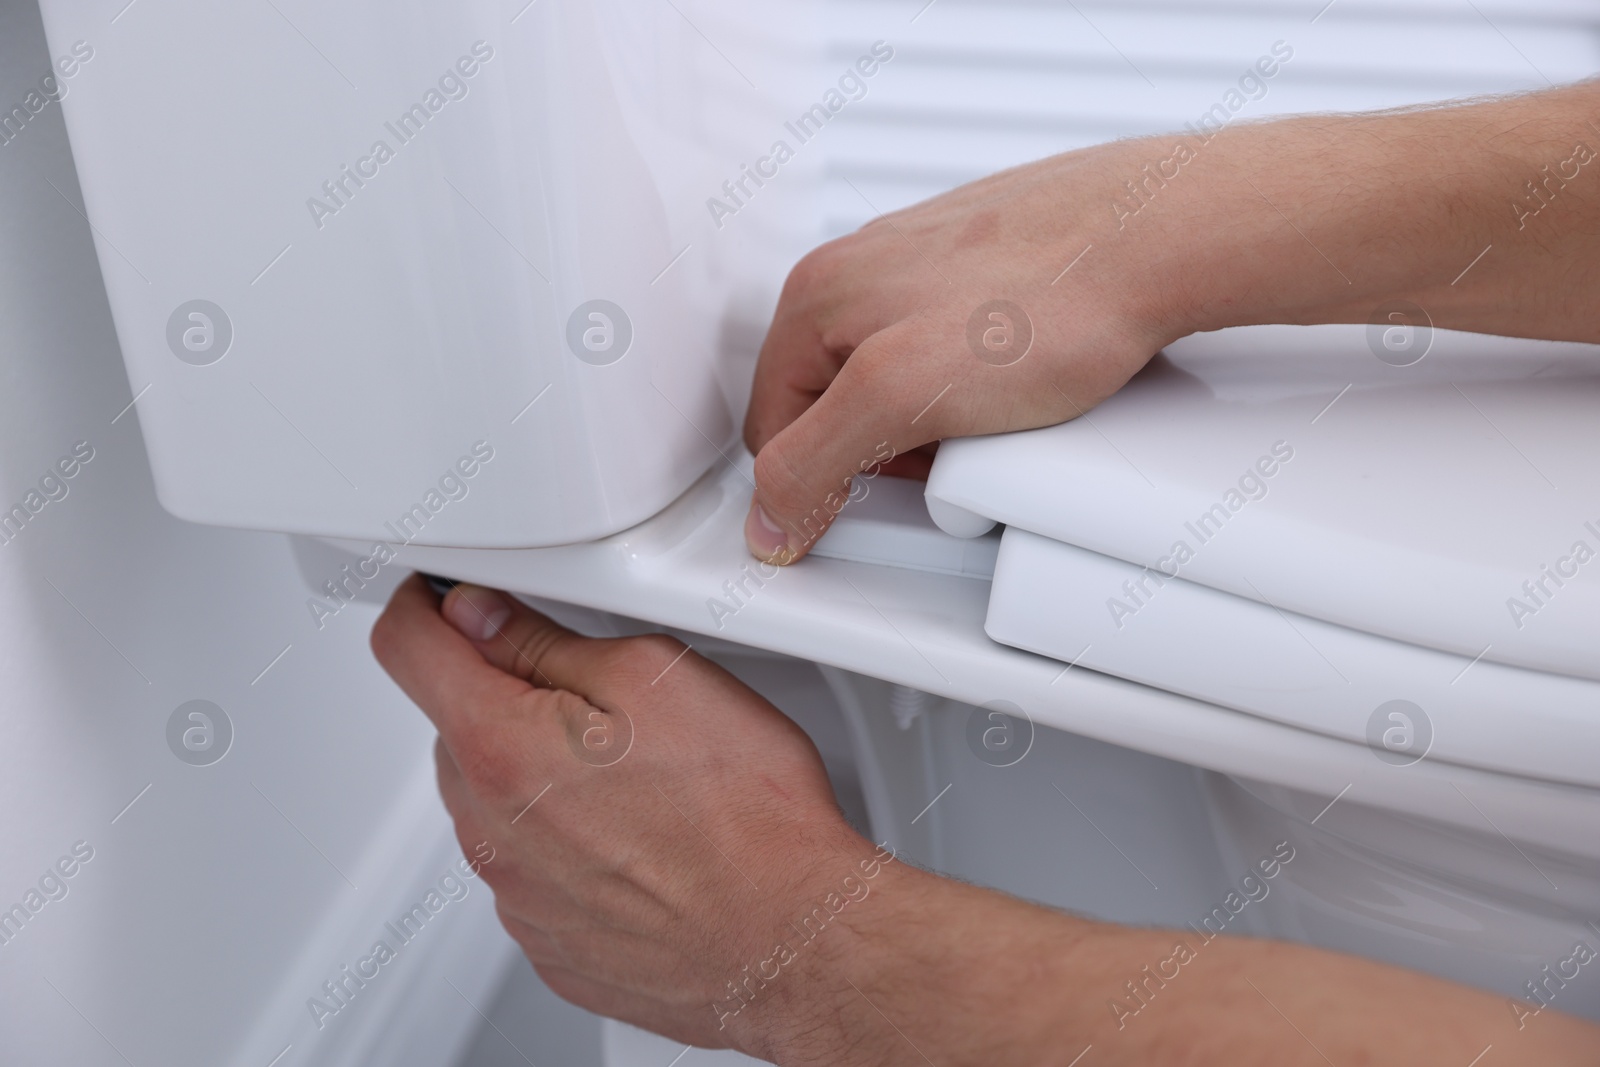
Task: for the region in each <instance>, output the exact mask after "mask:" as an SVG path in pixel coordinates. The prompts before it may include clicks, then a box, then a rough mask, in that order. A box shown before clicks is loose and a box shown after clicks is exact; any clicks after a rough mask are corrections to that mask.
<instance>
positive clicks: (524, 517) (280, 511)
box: [43, 0, 810, 547]
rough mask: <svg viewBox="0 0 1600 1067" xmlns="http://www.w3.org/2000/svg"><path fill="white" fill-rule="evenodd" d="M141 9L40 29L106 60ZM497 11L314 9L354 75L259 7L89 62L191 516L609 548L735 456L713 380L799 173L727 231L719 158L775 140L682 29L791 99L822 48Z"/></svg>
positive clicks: (127, 281)
mask: <svg viewBox="0 0 1600 1067" xmlns="http://www.w3.org/2000/svg"><path fill="white" fill-rule="evenodd" d="M118 6H119V5H117V4H107V3H80V2H76V0H74V2H66V3H52V2H47V3H45V4H44V5H43V8H44V14H45V19H46V26H47V31H48V34H49V36H50V38H51V40H52V41H62V42H68V43H70V42H72V41H74V40H80V39H84V38H96V37H97V36H98V35H99V33H100V30H101V28H102V27H103V26H104V25H105V24H106V21H107V20H108V19H109V18H111V17H112V16H114V15H115V14H116V13H117V12H116V8H117V7H118ZM502 6H503V5H501V4H498V3H487V2H484V0H468V2H464V3H452V4H437V3H417V2H411V3H402V4H392V3H377V2H373V3H362V4H345V5H338V6H336V7H330V8H318V9H317V10H316V12H315V15H314V18H315V21H316V22H317V23H319V24H320V25H321V27H322V30H323V33H324V34H325V35H338V36H341V37H342V38H344V39H347V40H349V41H351V42H353V44H354V47H352V48H349V49H342V50H341V52H340V55H339V62H338V64H337V65H335V64H334V62H333V61H332V60H331V59H330V58H328V57H327V56H325V55H323V54H322V53H320V52H319V51H318V50H317V49H316V47H315V45H313V44H312V43H310V41H309V40H307V41H300V42H298V43H294V46H293V47H287V45H289V44H290V43H292V42H295V41H296V35H297V34H298V33H299V31H298V30H297V28H296V25H297V22H291V21H290V20H289V19H287V18H286V17H285V16H284V15H283V14H282V13H280V12H279V11H277V10H275V9H274V7H273V6H272V5H270V4H258V5H249V6H247V7H239V6H236V5H226V6H222V7H219V6H217V5H215V4H207V3H202V2H198V0H196V2H179V3H171V4H163V5H161V7H160V9H159V10H157V11H152V12H149V17H141V18H139V19H137V20H135V19H127V20H126V24H125V25H119V26H118V39H117V47H116V48H115V49H107V48H102V49H101V51H100V54H99V55H98V56H97V57H96V59H95V63H96V73H97V75H98V76H101V77H103V78H105V79H107V80H108V81H109V82H112V83H114V84H115V85H116V86H117V89H118V91H117V92H115V93H97V94H89V93H79V94H74V95H73V96H71V97H70V98H69V99H68V100H67V101H66V108H65V111H66V117H67V122H68V128H69V132H70V135H71V138H72V143H73V146H74V151H75V153H76V159H77V163H78V168H79V176H80V180H81V183H82V188H83V193H84V199H85V202H86V205H87V207H86V210H87V213H88V215H89V217H90V218H91V219H93V220H94V223H95V225H96V226H97V227H98V230H99V232H100V233H101V234H102V235H105V236H106V238H107V240H106V244H107V246H108V247H107V248H106V252H107V258H106V260H105V261H104V264H103V272H104V275H105V282H106V287H107V291H108V294H109V296H110V300H111V306H112V309H113V313H114V316H115V319H116V323H117V332H118V337H119V339H120V341H121V343H122V351H123V355H124V357H125V359H126V361H127V365H128V373H129V377H130V380H131V381H132V382H133V383H134V385H133V389H134V391H135V392H136V393H140V394H141V398H140V401H139V412H140V421H141V425H142V427H143V429H144V433H145V440H146V445H147V447H148V450H149V454H150V461H151V466H152V468H153V470H154V473H155V478H156V486H157V490H158V492H159V493H160V496H161V500H162V503H163V504H164V505H165V506H166V507H167V509H168V510H170V511H171V512H173V513H174V514H176V515H178V516H179V517H182V518H186V519H191V520H194V521H198V522H206V523H215V524H223V525H231V526H245V527H256V528H263V529H272V530H283V531H290V532H298V533H314V534H324V535H339V536H345V537H358V538H384V539H386V540H390V541H393V540H394V539H395V538H396V537H397V536H399V537H400V538H401V539H402V540H406V541H413V540H414V541H417V542H419V543H423V544H449V545H483V546H518V547H525V546H534V545H549V544H560V543H566V542H572V541H584V540H592V539H594V538H596V537H601V536H604V535H605V534H609V533H614V532H615V531H617V530H619V529H623V528H625V527H627V526H631V525H633V524H634V523H636V522H638V521H639V520H641V519H644V518H646V517H647V516H649V515H652V514H654V513H655V512H657V511H660V510H661V509H662V508H663V507H665V506H666V505H667V504H668V503H669V502H670V501H671V500H673V499H674V498H675V497H677V496H678V495H679V494H680V493H682V492H683V490H684V489H685V488H687V487H688V485H689V484H690V483H691V482H693V481H694V479H695V478H697V477H699V476H700V475H701V474H702V473H703V472H704V471H705V470H706V468H707V467H708V466H709V465H710V464H711V462H712V461H713V460H715V459H717V457H718V452H719V449H721V448H723V447H725V446H726V445H728V444H729V443H730V442H731V441H732V440H733V439H734V430H735V425H734V422H733V419H732V418H731V409H732V408H733V407H734V406H735V405H738V404H740V403H742V401H740V400H738V399H736V398H735V399H730V397H737V394H738V392H739V391H740V388H741V386H742V383H736V382H732V381H729V380H728V379H727V378H726V377H725V376H724V375H723V374H722V373H721V370H722V368H720V367H719V360H720V359H721V356H722V353H724V351H725V350H726V349H727V347H728V344H729V342H728V335H729V333H730V332H734V333H736V332H737V331H738V329H739V328H740V326H741V325H742V324H744V323H758V322H759V320H760V318H761V316H762V315H763V314H764V313H766V312H767V311H768V310H769V309H770V302H771V300H772V299H773V298H774V296H775V292H776V286H777V285H778V283H780V282H781V281H782V277H783V273H784V270H785V268H786V265H787V263H788V262H791V261H792V260H793V258H794V257H795V256H796V255H798V254H799V252H800V251H803V244H802V243H800V242H801V241H803V238H800V239H799V240H797V238H796V237H795V236H794V235H795V234H804V235H807V236H809V232H810V225H809V222H810V220H809V218H808V216H807V215H806V210H807V209H806V202H805V201H806V189H807V182H806V180H805V178H804V177H803V176H802V174H801V173H799V172H803V171H804V170H805V168H806V166H807V164H805V163H804V162H803V161H802V162H801V163H800V164H799V165H798V166H796V167H793V168H789V169H787V172H786V173H785V175H784V178H785V181H784V182H782V183H778V187H777V188H775V189H771V190H763V196H762V202H761V204H760V205H759V208H760V210H761V211H763V212H765V216H766V218H768V219H775V220H778V222H777V223H775V224H769V225H768V227H767V230H766V232H765V233H760V234H759V237H760V238H762V239H760V240H756V239H753V236H752V229H754V228H756V227H758V226H759V225H760V224H759V223H756V224H753V225H751V226H744V227H740V228H739V229H738V231H737V232H735V233H732V234H718V233H717V229H718V226H717V222H718V220H717V219H716V217H715V216H714V215H713V213H711V212H709V211H708V210H707V209H706V206H705V201H706V200H707V198H708V197H709V196H711V195H713V194H717V195H720V187H721V185H722V183H723V182H725V181H727V180H728V178H729V173H728V169H729V168H728V162H727V161H728V159H730V158H734V152H736V151H739V150H741V149H742V145H743V144H744V143H745V142H747V141H748V140H749V133H748V131H750V130H752V129H753V130H755V131H757V132H758V133H759V134H760V135H761V136H763V137H764V136H765V135H766V134H767V133H768V131H770V130H773V129H776V128H778V127H779V126H780V124H781V119H780V118H779V117H777V113H776V112H775V111H773V110H772V109H771V108H770V107H768V106H766V105H765V104H764V103H763V101H764V100H766V97H764V96H762V95H760V94H752V93H751V92H748V91H746V90H748V88H749V87H748V86H747V85H746V83H745V82H744V81H743V80H742V77H743V76H742V75H741V74H740V72H739V71H738V70H736V69H734V68H732V67H731V66H729V65H728V63H726V62H725V61H724V60H722V59H719V58H718V57H717V55H716V54H715V53H714V52H709V51H708V50H707V49H705V48H704V47H703V45H702V43H701V41H700V39H699V38H698V36H696V33H695V31H694V29H693V28H692V25H691V24H690V23H689V22H688V21H686V17H687V18H689V19H693V18H697V17H711V16H714V17H715V18H716V19H717V21H718V23H719V25H722V26H724V27H732V28H734V29H738V30H740V31H742V32H748V33H750V34H751V35H753V36H756V37H757V38H758V39H759V38H761V37H765V38H768V39H770V40H771V41H772V42H773V44H774V48H773V54H774V56H775V58H774V59H773V61H772V62H769V63H763V65H762V75H763V83H764V85H765V87H766V90H767V91H768V92H770V91H772V90H774V89H776V88H778V87H780V86H781V85H782V84H783V80H784V77H785V68H786V67H790V68H792V67H796V66H798V61H799V60H800V59H801V58H803V57H804V55H805V49H804V39H805V34H804V33H803V32H802V31H801V30H799V29H797V28H796V24H795V22H794V20H792V19H786V18H785V17H784V13H783V11H782V10H781V9H774V10H772V11H769V12H767V13H765V14H764V15H762V16H761V17H760V19H759V21H758V20H757V19H756V17H755V16H754V15H753V14H741V13H740V12H737V11H733V10H729V9H728V7H727V5H717V4H697V3H693V2H688V3H685V4H683V5H680V7H682V9H683V12H682V13H680V12H679V11H677V10H674V8H673V6H672V5H669V4H656V5H641V4H634V3H626V2H620V0H617V2H608V0H595V2H583V3H576V2H555V3H551V2H544V3H537V4H530V5H528V6H527V8H525V9H524V11H523V12H522V13H521V14H519V15H517V16H516V17H515V19H514V20H513V21H509V22H508V21H507V19H506V17H505V14H504V12H503V11H502V10H501V8H502ZM701 7H706V8H709V9H711V11H710V12H709V14H708V15H702V14H701V13H700V12H699V10H698V9H699V8H701ZM144 14H145V13H143V12H141V16H143V15H144ZM297 14H298V13H297ZM780 43H781V46H782V47H781V50H780V49H779V48H778V47H777V46H778V45H779V44H780ZM735 90H737V91H735ZM732 173H733V176H734V177H735V178H737V177H738V176H739V175H738V172H737V168H735V169H734V171H733V172H732ZM241 205H248V208H247V209H245V210H241V209H240V207H241ZM786 214H787V222H786V221H785V219H786ZM785 225H788V226H789V228H790V230H791V233H790V234H789V235H787V236H786V235H785V234H784V233H783V228H784V226H785ZM110 235H115V236H114V238H113V237H111V236H110ZM124 248H125V249H127V250H128V253H129V257H128V258H123V257H122V256H121V255H120V254H119V253H118V252H117V251H116V249H124ZM135 263H137V264H138V266H135V265H134V264H135ZM744 328H745V330H746V331H748V329H749V328H750V327H749V326H748V325H746V326H744ZM757 328H759V327H757ZM146 390H147V392H146ZM475 480H476V481H482V482H492V483H494V484H495V486H496V489H495V491H493V492H482V493H478V494H471V492H470V491H471V489H472V488H473V482H474V481H475ZM468 495H472V497H473V499H472V502H471V503H460V501H462V500H464V499H466V497H467V496H468ZM419 507H420V509H421V510H418V509H419Z"/></svg>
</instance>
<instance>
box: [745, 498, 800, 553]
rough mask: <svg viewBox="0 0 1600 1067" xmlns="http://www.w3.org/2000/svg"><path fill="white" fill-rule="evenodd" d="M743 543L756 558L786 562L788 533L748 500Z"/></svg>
mask: <svg viewBox="0 0 1600 1067" xmlns="http://www.w3.org/2000/svg"><path fill="white" fill-rule="evenodd" d="M744 543H745V544H746V545H747V546H749V548H750V552H751V554H752V555H754V556H756V557H757V558H758V559H762V560H765V561H767V562H768V563H787V562H788V559H787V557H788V555H789V538H788V535H787V534H785V533H784V532H783V527H781V526H779V525H778V524H777V523H775V522H773V521H772V519H771V517H770V516H769V515H768V514H767V513H766V512H765V511H763V510H762V508H761V505H760V504H757V503H756V502H755V501H751V502H750V514H749V515H747V516H745V520H744Z"/></svg>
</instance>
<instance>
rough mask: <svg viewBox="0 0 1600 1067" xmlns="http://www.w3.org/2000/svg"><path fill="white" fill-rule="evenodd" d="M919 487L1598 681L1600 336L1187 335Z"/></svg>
mask: <svg viewBox="0 0 1600 1067" xmlns="http://www.w3.org/2000/svg"><path fill="white" fill-rule="evenodd" d="M1407 329H1410V328H1407ZM1418 352H1421V353H1423V354H1422V357H1421V358H1420V360H1418V361H1417V362H1414V363H1411V365H1408V366H1395V365H1391V364H1393V363H1397V362H1404V361H1407V360H1411V359H1416V358H1417V354H1418ZM1375 353H1382V355H1383V357H1384V358H1380V357H1379V355H1377V354H1375ZM927 495H928V497H929V499H930V509H933V510H934V511H935V514H936V516H937V515H938V514H939V512H940V511H941V510H942V511H944V512H949V511H950V509H951V508H952V507H953V508H955V509H964V510H965V511H967V512H972V513H975V514H977V515H979V516H984V517H987V518H990V519H994V520H997V521H998V522H1001V523H1005V524H1006V525H1007V526H1008V527H1013V528H1020V529H1022V530H1026V531H1029V532H1031V533H1034V534H1037V535H1040V536H1042V537H1045V538H1048V539H1051V540H1054V541H1058V542H1064V543H1066V544H1069V545H1073V546H1079V547H1081V548H1086V549H1090V550H1092V551H1093V552H1096V553H1100V554H1102V555H1105V556H1109V557H1112V558H1114V559H1118V560H1124V561H1129V562H1132V563H1135V564H1139V565H1140V566H1141V567H1150V568H1152V569H1155V568H1160V569H1161V570H1163V571H1165V572H1166V573H1168V574H1175V575H1176V576H1177V577H1178V578H1180V579H1182V580H1184V581H1186V582H1192V583H1196V584H1199V585H1202V586H1207V587H1210V588H1211V589H1215V590H1221V591H1225V592H1228V593H1232V594H1234V595H1235V596H1238V597H1241V598H1244V599H1246V600H1249V601H1254V602H1257V603H1259V604H1262V605H1264V606H1266V607H1267V608H1268V610H1273V611H1283V612H1290V613H1297V614H1299V615H1304V616H1308V617H1311V618H1314V619H1319V620H1325V621H1327V622H1331V623H1335V624H1338V625H1340V626H1343V627H1347V628H1351V629H1354V630H1357V631H1360V632H1363V633H1366V634H1372V635H1380V636H1382V637H1386V638H1391V639H1394V640H1398V641H1404V642H1408V643H1411V644H1414V645H1418V646H1422V647H1424V648H1428V649H1436V650H1441V651H1446V652H1451V653H1455V654H1458V655H1464V656H1467V657H1470V658H1473V659H1477V660H1482V661H1485V662H1494V663H1501V664H1507V665H1514V666H1519V667H1524V668H1530V669H1533V670H1538V671H1547V672H1555V673H1560V674H1565V675H1569V676H1573V677H1576V678H1584V679H1600V346H1595V345H1580V344H1568V343H1555V342H1545V341H1528V340H1513V339H1506V338H1495V337H1486V336H1482V335H1476V334H1462V333H1455V332H1451V331H1445V330H1435V331H1431V332H1430V331H1428V330H1426V329H1425V328H1417V329H1416V330H1415V331H1414V332H1411V333H1407V334H1404V335H1396V334H1393V333H1390V334H1389V335H1387V336H1385V334H1384V331H1383V330H1382V329H1380V328H1377V327H1365V326H1359V325H1355V326H1319V327H1293V326H1270V327H1248V328H1241V329H1231V330H1224V331H1218V332H1216V333H1211V334H1201V335H1196V336H1194V337H1191V338H1186V339H1185V340H1183V341H1180V342H1178V343H1176V344H1174V345H1172V346H1170V347H1169V348H1168V349H1167V350H1166V353H1165V354H1164V355H1162V356H1158V357H1157V358H1156V360H1154V361H1153V362H1152V363H1151V364H1150V365H1149V366H1148V367H1147V368H1146V369H1145V370H1144V371H1142V372H1141V373H1140V374H1139V375H1137V376H1136V377H1135V378H1134V379H1133V380H1132V381H1131V382H1130V383H1129V384H1128V385H1127V386H1126V387H1124V388H1123V389H1122V391H1121V392H1119V393H1117V394H1116V395H1115V396H1113V397H1111V398H1110V399H1108V400H1107V401H1105V402H1104V403H1103V404H1101V405H1100V406H1099V407H1097V408H1095V409H1094V410H1093V411H1091V412H1090V413H1089V414H1088V415H1087V416H1086V417H1082V418H1078V419H1075V420H1073V421H1072V422H1067V423H1063V424H1061V425H1058V426H1051V427H1046V428H1044V429H1039V430H1031V431H1026V432H1021V433H1012V434H1000V435H993V436H988V437H978V438H967V439H963V440H952V441H946V442H944V443H943V444H942V445H941V446H940V449H939V455H938V459H937V461H936V463H935V465H934V469H933V471H932V474H931V476H930V478H929V481H928V490H927ZM1147 584H1148V583H1147ZM1039 595H1041V596H1044V595H1059V591H1055V592H1047V591H1045V590H1040V594H1039ZM1124 600H1125V603H1126V606H1127V608H1130V609H1133V608H1137V607H1138V605H1137V604H1135V603H1134V600H1133V599H1132V598H1131V597H1129V596H1127V595H1126V594H1124ZM1106 610H1107V613H1108V614H1109V613H1111V611H1112V609H1110V608H1107V609H1106Z"/></svg>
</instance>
